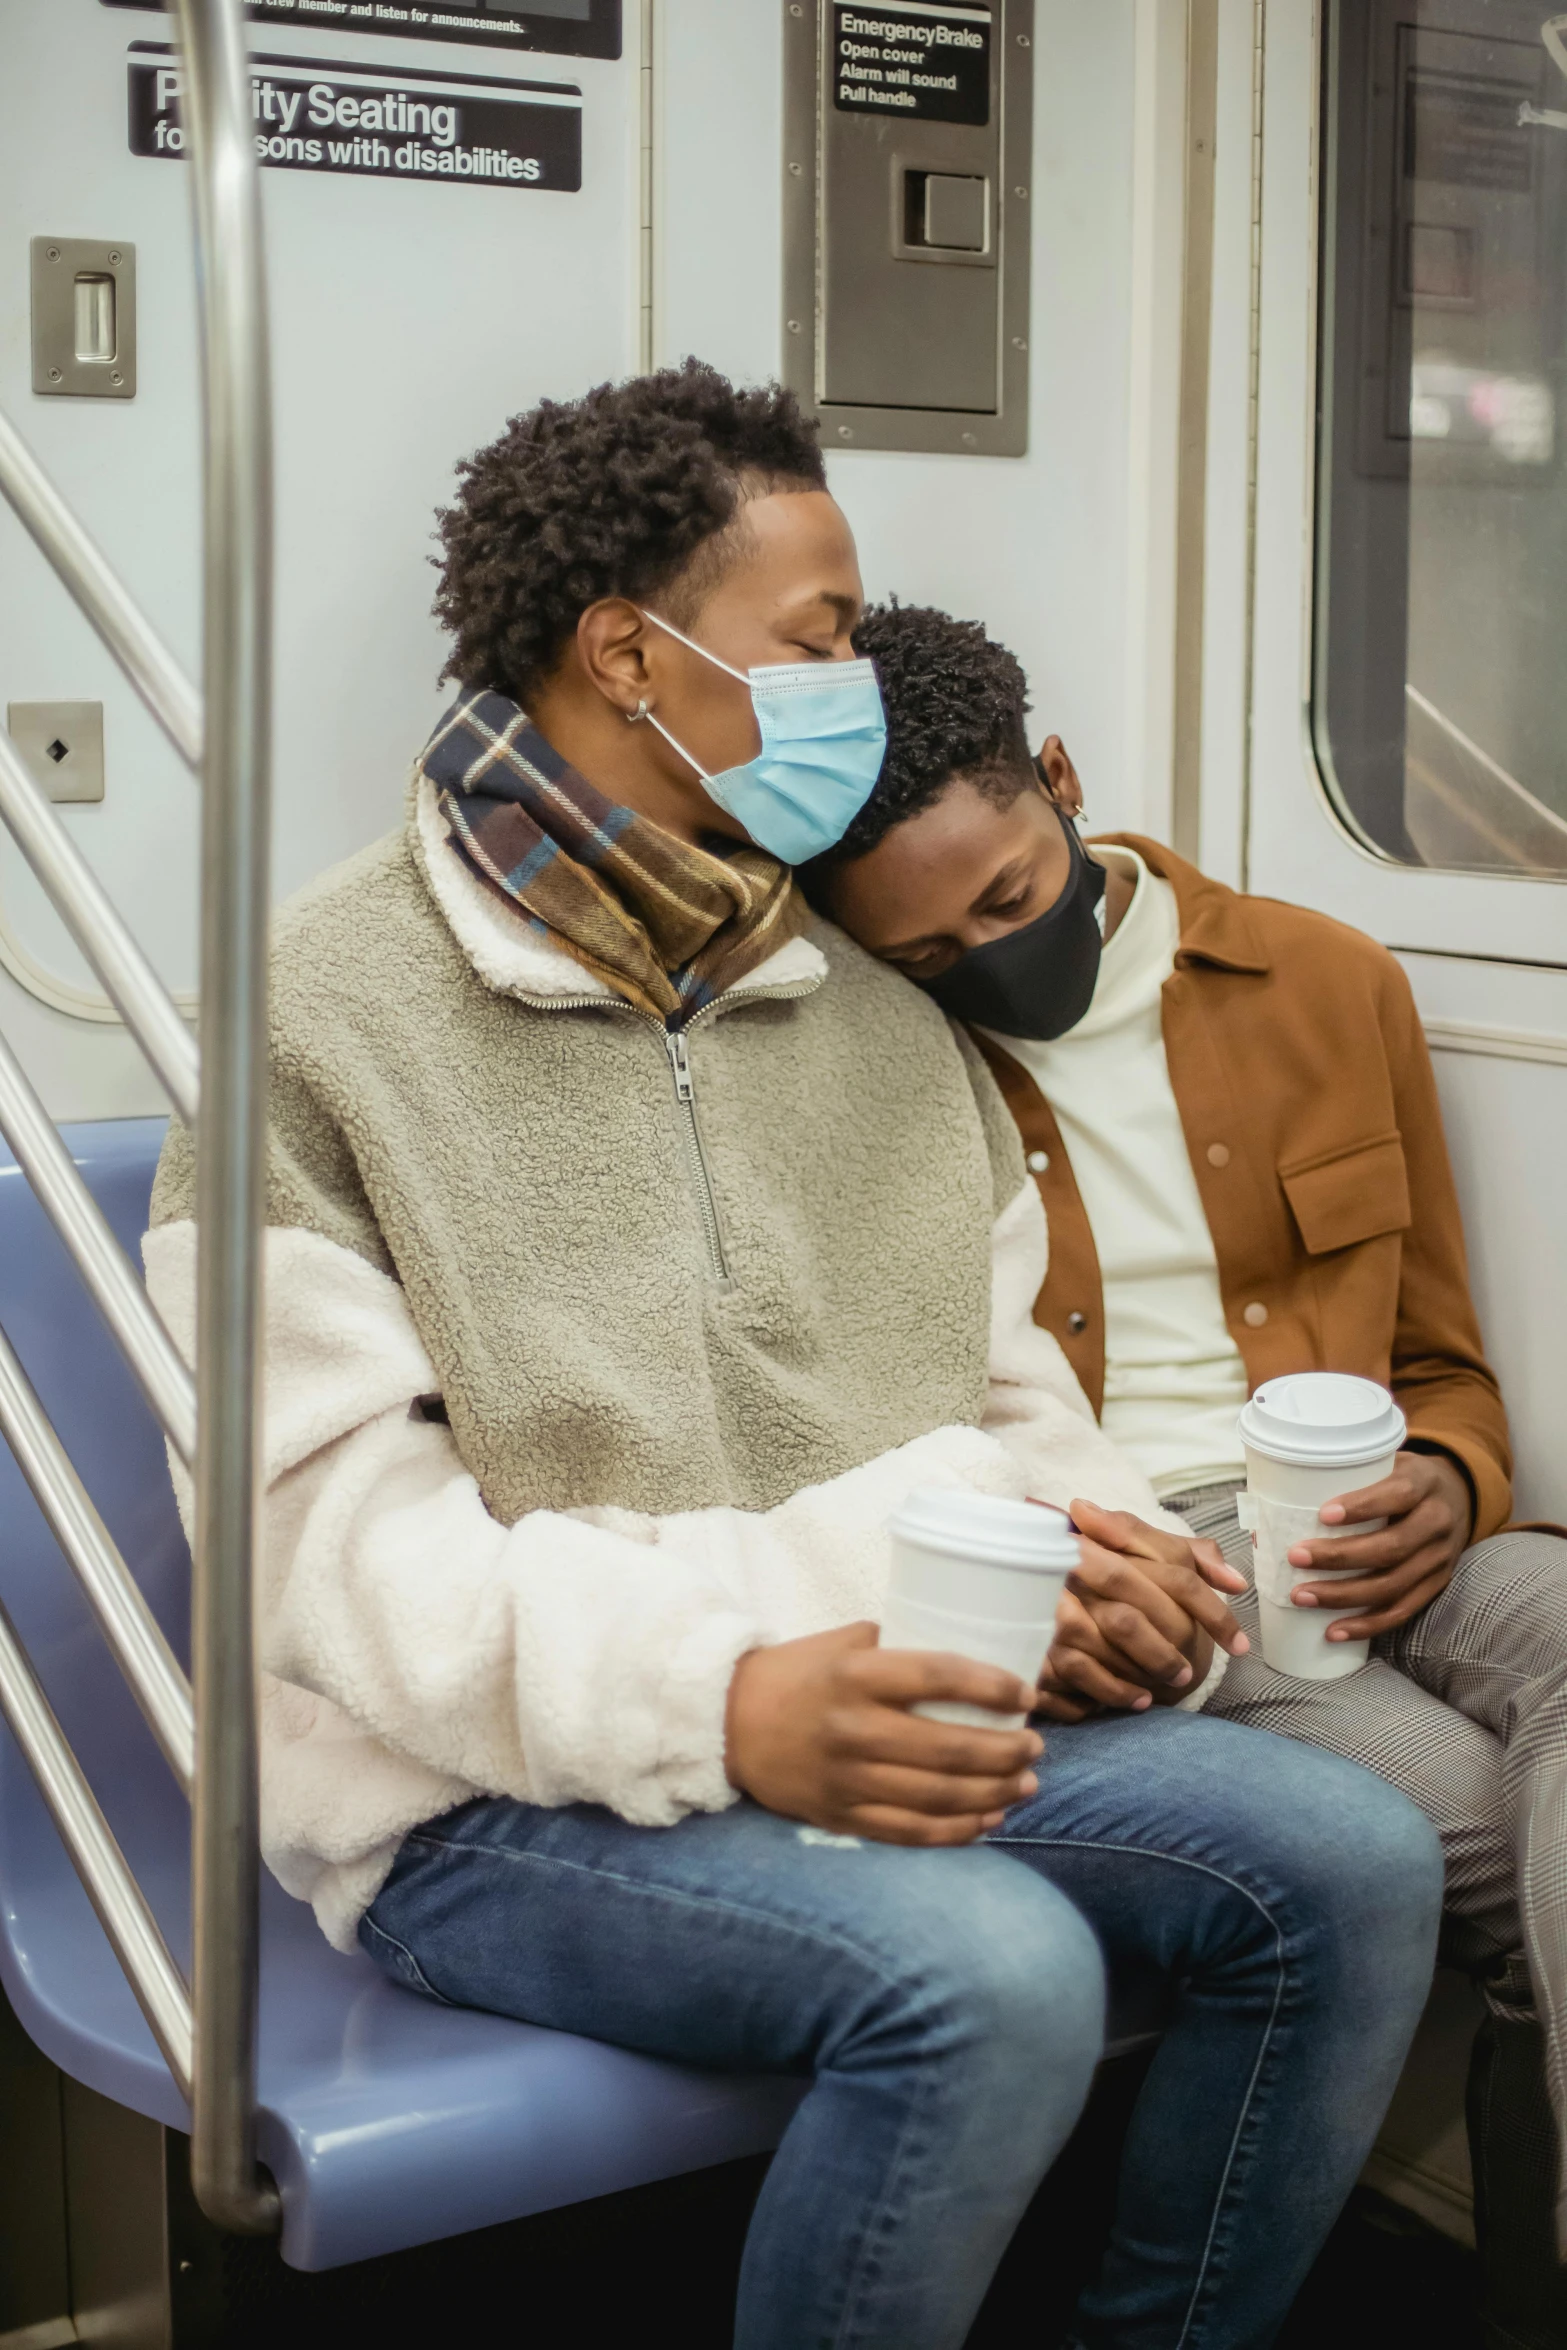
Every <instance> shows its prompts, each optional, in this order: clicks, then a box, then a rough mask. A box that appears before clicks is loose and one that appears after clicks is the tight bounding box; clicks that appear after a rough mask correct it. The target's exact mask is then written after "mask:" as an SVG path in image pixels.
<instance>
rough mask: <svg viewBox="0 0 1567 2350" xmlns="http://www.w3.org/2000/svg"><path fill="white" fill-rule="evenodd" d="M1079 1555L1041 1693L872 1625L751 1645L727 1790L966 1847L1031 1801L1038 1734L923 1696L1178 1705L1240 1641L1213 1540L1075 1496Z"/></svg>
mask: <svg viewBox="0 0 1567 2350" xmlns="http://www.w3.org/2000/svg"><path fill="white" fill-rule="evenodd" d="M1073 1516H1074V1519H1075V1521H1076V1523H1077V1525H1078V1527H1079V1529H1080V1531H1081V1533H1082V1535H1083V1542H1082V1556H1081V1563H1080V1565H1079V1566H1078V1568H1077V1569H1076V1570H1075V1571H1074V1572H1073V1574H1072V1576H1071V1577H1070V1579H1069V1584H1068V1589H1067V1592H1066V1594H1065V1595H1064V1596H1063V1600H1062V1606H1061V1613H1060V1614H1059V1615H1058V1618H1057V1640H1056V1646H1055V1648H1053V1649H1052V1651H1051V1660H1050V1663H1049V1665H1048V1666H1047V1668H1046V1672H1045V1674H1044V1676H1043V1677H1042V1679H1041V1685H1040V1687H1039V1688H1038V1689H1031V1688H1029V1686H1028V1685H1027V1683H1026V1682H1023V1681H1019V1680H1017V1679H1016V1678H1015V1677H1014V1676H1013V1675H1012V1674H1011V1673H1006V1672H1002V1671H1000V1670H999V1669H998V1668H997V1667H996V1666H994V1665H983V1664H977V1663H975V1662H974V1661H973V1660H972V1659H970V1658H967V1657H960V1656H945V1655H940V1654H933V1653H926V1652H925V1651H923V1650H913V1649H884V1648H880V1647H878V1645H877V1640H876V1627H875V1625H874V1624H848V1625H845V1626H844V1627H843V1628H842V1629H841V1630H839V1631H835V1632H822V1633H818V1634H816V1635H815V1636H814V1637H812V1638H809V1639H804V1640H786V1641H781V1642H779V1643H777V1644H776V1645H775V1646H773V1647H770V1648H755V1649H752V1650H750V1651H749V1653H748V1654H747V1655H745V1656H743V1657H741V1659H740V1661H739V1663H738V1664H737V1666H736V1667H735V1671H734V1675H733V1678H732V1679H731V1681H730V1684H729V1698H728V1709H727V1714H726V1720H725V1767H726V1769H727V1772H728V1776H729V1779H730V1782H731V1784H732V1785H733V1786H735V1787H738V1788H740V1789H741V1790H742V1791H743V1792H744V1793H745V1794H747V1795H749V1796H751V1797H752V1798H753V1800H754V1801H756V1802H757V1803H760V1804H763V1805H765V1807H766V1808H767V1809H768V1810H769V1811H775V1812H779V1813H781V1814H782V1815H783V1816H784V1817H785V1818H786V1819H795V1820H801V1821H804V1822H806V1823H807V1824H809V1825H811V1826H814V1827H818V1828H827V1829H830V1830H833V1831H836V1832H838V1833H842V1834H848V1835H854V1836H867V1837H870V1838H872V1839H873V1840H875V1841H876V1842H879V1843H887V1844H916V1845H952V1844H969V1843H972V1842H973V1840H974V1839H975V1838H976V1837H977V1836H982V1835H985V1834H986V1833H987V1832H988V1831H989V1830H990V1829H992V1828H996V1827H999V1826H1000V1824H1001V1822H1002V1820H1003V1819H1004V1818H1005V1816H1006V1813H1007V1811H1008V1810H1009V1809H1010V1807H1011V1806H1012V1805H1013V1804H1014V1803H1018V1802H1021V1801H1022V1800H1023V1799H1024V1798H1025V1797H1026V1796H1029V1795H1032V1794H1033V1793H1034V1792H1035V1790H1036V1788H1037V1786H1038V1780H1037V1778H1036V1777H1035V1775H1034V1765H1035V1764H1036V1763H1037V1762H1038V1760H1039V1758H1040V1756H1041V1754H1042V1753H1043V1751H1044V1741H1043V1739H1042V1738H1041V1737H1040V1735H1039V1733H1038V1731H1037V1730H1034V1729H1032V1728H1030V1727H1028V1726H1026V1725H1025V1726H1024V1727H1023V1728H1021V1729H1007V1728H1003V1727H998V1728H996V1729H994V1730H991V1729H980V1728H971V1727H969V1726H967V1725H966V1724H957V1723H947V1722H933V1721H930V1720H928V1719H927V1718H926V1717H925V1716H923V1715H920V1714H916V1713H914V1712H912V1711H911V1710H910V1709H911V1708H912V1707H913V1706H915V1705H918V1704H920V1703H922V1702H925V1701H929V1700H947V1701H958V1702H961V1703H964V1704H967V1705H977V1706H987V1707H990V1708H992V1709H993V1710H994V1711H995V1712H996V1713H998V1714H1008V1713H1013V1714H1016V1713H1023V1712H1028V1711H1034V1712H1045V1713H1049V1714H1053V1715H1054V1718H1055V1719H1056V1720H1058V1721H1079V1720H1081V1719H1082V1718H1083V1717H1084V1716H1085V1715H1086V1714H1088V1713H1091V1712H1094V1711H1096V1710H1098V1708H1099V1706H1100V1705H1101V1704H1108V1705H1114V1706H1119V1707H1123V1708H1127V1709H1130V1710H1137V1709H1138V1708H1140V1707H1142V1706H1146V1705H1148V1704H1151V1703H1153V1702H1155V1700H1154V1698H1153V1696H1152V1695H1150V1693H1149V1691H1148V1689H1146V1688H1144V1687H1142V1686H1139V1685H1137V1684H1136V1683H1134V1682H1131V1681H1129V1680H1128V1679H1127V1678H1126V1677H1125V1676H1126V1673H1127V1672H1128V1671H1131V1672H1134V1673H1138V1674H1145V1675H1147V1676H1148V1678H1149V1680H1150V1681H1151V1682H1152V1683H1153V1684H1154V1686H1155V1687H1157V1689H1158V1691H1159V1692H1160V1694H1161V1695H1162V1696H1164V1697H1165V1699H1166V1701H1167V1702H1174V1701H1175V1700H1176V1699H1178V1698H1179V1697H1181V1696H1182V1695H1183V1694H1184V1693H1185V1691H1186V1690H1187V1689H1189V1688H1191V1687H1192V1686H1193V1685H1194V1683H1195V1682H1196V1681H1198V1680H1200V1679H1201V1677H1202V1676H1203V1675H1204V1674H1205V1673H1206V1672H1207V1670H1208V1666H1209V1662H1210V1660H1211V1658H1212V1654H1213V1649H1212V1643H1213V1642H1214V1641H1215V1640H1218V1641H1219V1642H1220V1643H1221V1644H1222V1645H1223V1646H1224V1647H1225V1648H1227V1649H1229V1650H1230V1651H1231V1652H1232V1653H1235V1654H1239V1653H1240V1651H1241V1650H1243V1649H1244V1648H1245V1647H1246V1640H1245V1636H1244V1634H1242V1633H1241V1631H1240V1630H1239V1628H1238V1626H1237V1625H1236V1622H1235V1619H1234V1617H1233V1616H1232V1615H1231V1614H1230V1611H1229V1609H1228V1608H1227V1607H1226V1606H1225V1604H1224V1601H1223V1599H1222V1598H1221V1597H1220V1596H1219V1594H1220V1592H1221V1591H1225V1590H1230V1591H1236V1590H1240V1589H1242V1588H1243V1582H1242V1578H1241V1577H1240V1576H1239V1575H1237V1574H1235V1573H1234V1571H1233V1569H1231V1568H1230V1567H1227V1566H1226V1565H1225V1563H1224V1560H1223V1558H1222V1556H1221V1555H1220V1553H1219V1550H1218V1548H1217V1545H1216V1544H1214V1543H1211V1542H1188V1541H1186V1540H1184V1539H1183V1538H1182V1537H1181V1536H1180V1535H1177V1534H1172V1533H1164V1532H1161V1531H1160V1530H1158V1529H1157V1528H1155V1527H1152V1526H1145V1525H1143V1524H1142V1523H1141V1522H1140V1521H1139V1520H1138V1519H1136V1518H1132V1517H1128V1516H1126V1515H1124V1514H1123V1513H1122V1512H1120V1511H1117V1510H1100V1509H1096V1508H1094V1506H1093V1505H1092V1504H1091V1503H1089V1502H1079V1503H1074V1505H1073Z"/></svg>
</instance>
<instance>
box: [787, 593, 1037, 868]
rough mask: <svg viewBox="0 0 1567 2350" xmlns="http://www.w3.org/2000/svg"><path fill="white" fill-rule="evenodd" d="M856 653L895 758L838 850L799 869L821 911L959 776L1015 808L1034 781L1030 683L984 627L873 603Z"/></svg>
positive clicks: (929, 609)
mask: <svg viewBox="0 0 1567 2350" xmlns="http://www.w3.org/2000/svg"><path fill="white" fill-rule="evenodd" d="M854 649H855V651H856V652H857V653H863V654H867V655H869V657H870V659H871V660H873V661H874V662H875V664H876V674H877V677H878V678H879V679H880V681H881V698H882V702H883V705H884V706H885V709H886V712H887V756H886V758H885V759H884V761H883V762H882V770H881V773H880V775H879V776H878V777H877V779H876V788H875V790H874V791H873V792H872V793H871V796H870V798H869V799H868V800H867V801H866V803H865V805H864V807H863V808H862V809H861V810H860V812H859V814H858V815H857V816H856V817H855V819H854V822H853V823H852V824H851V825H850V826H849V829H848V831H847V832H846V833H845V834H844V836H843V838H842V840H841V841H839V843H838V845H837V847H836V848H832V849H829V850H828V851H827V852H826V854H825V855H824V856H820V857H815V858H813V859H812V861H811V863H810V864H809V865H807V866H803V867H802V868H801V870H800V880H801V883H802V885H803V887H804V889H805V892H806V895H807V896H808V897H809V898H810V899H811V900H812V901H813V903H815V904H817V905H818V906H822V905H825V903H826V901H827V899H828V897H829V896H830V895H831V884H832V877H833V875H834V874H835V873H836V872H838V871H839V869H840V868H841V867H842V866H844V865H851V864H853V862H854V861H855V859H856V858H857V857H865V856H869V854H870V852H871V850H872V849H874V848H875V847H877V846H878V844H879V843H880V842H881V841H883V840H885V839H886V837H887V834H888V833H889V832H891V831H892V830H893V829H894V827H895V826H896V825H899V824H904V823H906V822H907V821H908V819H909V818H910V817H911V816H918V815H919V814H920V812H921V811H922V810H923V809H925V808H928V807H931V806H932V805H933V804H934V803H935V802H936V801H937V800H939V799H940V798H941V796H942V794H943V793H944V792H945V791H946V789H947V787H948V785H949V784H950V783H951V782H952V781H953V779H954V778H955V777H956V776H959V775H961V776H962V777H963V778H964V780H965V781H966V782H968V783H972V784H973V785H974V786H975V787H976V789H978V790H979V791H981V792H983V793H984V795H985V797H986V798H987V799H990V800H994V801H995V802H996V804H997V805H998V806H1000V807H1003V808H1007V807H1010V806H1011V804H1012V802H1013V801H1014V800H1015V799H1016V798H1017V796H1018V794H1019V792H1021V791H1024V790H1026V789H1027V787H1028V785H1029V784H1030V783H1032V782H1033V781H1034V780H1035V769H1034V763H1033V759H1032V757H1031V756H1030V753H1029V748H1028V729H1027V724H1026V720H1027V715H1028V680H1027V678H1026V677H1025V676H1024V675H1023V669H1022V664H1021V663H1020V662H1019V660H1018V658H1017V655H1016V654H1015V653H1009V652H1008V651H1007V648H1006V646H1005V645H998V644H997V643H996V641H995V639H994V638H993V637H990V636H987V635H986V633H985V630H984V628H983V627H982V626H981V624H980V623H979V621H977V620H954V619H953V617H952V615H951V613H950V612H938V611H937V610H936V609H935V608H934V606H932V605H929V604H900V603H899V602H898V600H897V598H896V596H894V597H893V598H892V599H891V601H890V602H888V603H885V604H870V605H867V607H866V609H865V612H864V613H863V615H862V616H861V619H860V623H859V626H858V627H857V628H856V629H855V631H854Z"/></svg>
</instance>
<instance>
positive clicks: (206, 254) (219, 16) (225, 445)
mask: <svg viewBox="0 0 1567 2350" xmlns="http://www.w3.org/2000/svg"><path fill="white" fill-rule="evenodd" d="M177 4H178V9H179V30H180V42H181V48H182V50H183V54H184V65H185V84H186V89H187V91H188V98H187V102H186V119H187V127H188V130H189V135H190V145H191V156H192V163H193V169H192V173H191V187H192V193H193V195H194V198H195V206H196V275H197V282H198V285H199V287H200V291H201V332H202V378H203V396H204V401H205V431H204V458H205V464H204V482H203V518H204V519H203V538H204V547H205V580H204V583H203V610H202V702H203V706H204V709H205V713H206V723H205V741H204V755H203V778H202V780H203V790H202V835H201V975H200V999H201V1014H200V1017H201V1073H202V1098H201V1120H200V1125H199V1128H198V1131H197V1138H196V1140H197V1151H196V1226H197V1264H196V1416H197V1426H198V1429H199V1432H200V1442H199V1445H198V1447H197V1461H196V1524H195V1541H194V1545H193V1548H194V1555H195V1581H194V1586H193V1594H192V1596H193V1602H194V1604H193V1611H192V1654H193V1658H194V1665H195V1672H194V1680H195V1693H196V1753H197V1757H198V1763H199V1768H198V1771H197V1776H196V1790H195V1798H194V1803H193V1820H192V1854H193V1862H194V1899H193V1915H194V1923H195V1956H194V1968H193V1978H192V1983H193V1990H194V2007H195V2021H196V2046H195V2089H194V2096H193V2101H192V2109H191V2179H192V2183H193V2185H194V2187H195V2191H196V2195H197V2198H198V2199H199V2201H200V2203H201V2206H202V2209H203V2210H204V2211H205V2212H206V2213H207V2215H208V2217H209V2218H211V2219H214V2220H216V2221H217V2222H218V2223H219V2224H220V2225H221V2226H224V2227H229V2228H240V2229H246V2230H251V2231H258V2230H267V2229H271V2228H273V2227H275V2226H276V2225H277V2218H278V2200H277V2191H276V2189H275V2188H274V2187H273V2186H272V2184H271V2182H270V2181H269V2180H268V2179H267V2178H266V2177H265V2175H264V2173H262V2172H261V2170H260V2169H259V2167H258V2165H257V2161H256V2151H255V2120H256V2013H257V1993H258V1949H259V1935H260V1918H259V1898H260V1887H259V1883H258V1872H257V1844H258V1815H259V1791H258V1785H257V1765H256V1735H255V1729H256V1685H255V1660H254V1653H253V1651H254V1635H253V1628H252V1622H251V1589H252V1562H253V1559H254V1557H255V1553H256V1549H257V1539H256V1537H257V1509H258V1501H259V1496H260V1492H261V1485H262V1475H261V1410H260V1405H261V1316H260V1288H261V1243H262V1232H263V1228H264V1226H265V1222H266V1074H267V945H268V938H267V929H268V910H269V900H270V872H269V855H268V851H269V834H270V822H269V820H270V797H271V795H270V771H271V740H270V721H271V693H272V678H271V656H272V631H271V621H272V462H271V461H272V417H271V399H270V383H271V379H270V370H269V366H268V356H267V312H266V283H265V276H264V271H263V265H262V252H261V205H260V190H259V183H258V172H257V159H256V142H255V132H254V128H253V124H252V120H251V95H250V65H249V58H248V55H247V51H246V42H245V20H244V10H243V8H242V6H241V5H240V0H177Z"/></svg>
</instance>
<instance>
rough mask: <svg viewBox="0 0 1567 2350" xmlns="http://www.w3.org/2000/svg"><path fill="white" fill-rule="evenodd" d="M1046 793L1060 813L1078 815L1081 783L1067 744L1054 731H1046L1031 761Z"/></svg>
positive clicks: (1081, 800) (1081, 805) (1081, 806)
mask: <svg viewBox="0 0 1567 2350" xmlns="http://www.w3.org/2000/svg"><path fill="white" fill-rule="evenodd" d="M1034 763H1035V766H1036V767H1037V768H1038V770H1039V780H1040V782H1041V783H1042V784H1043V785H1044V787H1045V793H1046V796H1047V797H1048V798H1049V799H1052V800H1053V801H1054V802H1055V804H1056V806H1057V807H1058V808H1059V809H1060V811H1061V813H1062V815H1063V816H1081V814H1082V813H1083V787H1082V784H1081V783H1080V782H1079V781H1078V774H1077V769H1076V768H1075V767H1074V766H1073V764H1072V761H1071V759H1070V757H1069V756H1068V754H1067V747H1066V745H1065V743H1064V742H1063V741H1062V740H1061V737H1060V736H1059V735H1058V734H1047V735H1046V737H1045V739H1044V741H1043V743H1042V744H1041V745H1040V749H1039V757H1038V758H1037V760H1036V761H1035V762H1034Z"/></svg>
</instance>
